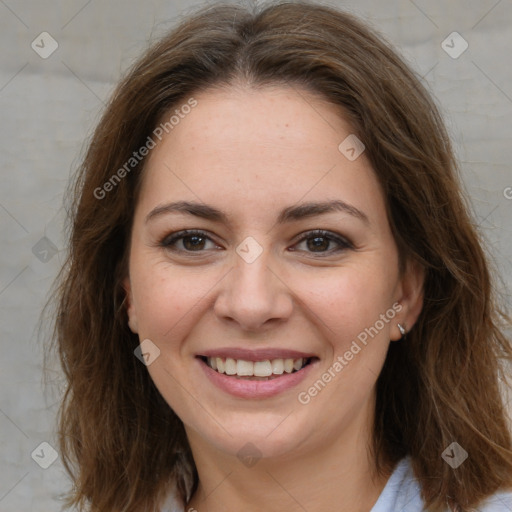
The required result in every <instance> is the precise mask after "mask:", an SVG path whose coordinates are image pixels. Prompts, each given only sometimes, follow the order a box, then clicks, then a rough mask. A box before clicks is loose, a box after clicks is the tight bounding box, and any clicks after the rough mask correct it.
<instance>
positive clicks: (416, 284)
mask: <svg viewBox="0 0 512 512" xmlns="http://www.w3.org/2000/svg"><path fill="white" fill-rule="evenodd" d="M424 284H425V268H424V267H423V265H421V264H420V263H419V262H417V261H416V260H411V259H410V260H408V261H407V264H406V266H405V271H404V273H403V275H402V277H401V279H400V283H399V286H398V290H397V297H398V298H397V302H399V303H400V305H401V306H402V309H401V310H400V312H399V313H398V314H397V315H396V317H395V325H394V327H393V329H392V330H391V339H392V340H393V341H397V340H399V339H401V338H402V334H401V333H400V330H399V329H398V325H397V324H401V325H402V326H403V327H404V328H405V330H406V331H407V332H409V331H410V330H411V329H412V327H413V325H414V324H415V323H416V320H417V319H418V317H419V315H420V313H421V310H422V308H423V295H424V294H423V286H424Z"/></svg>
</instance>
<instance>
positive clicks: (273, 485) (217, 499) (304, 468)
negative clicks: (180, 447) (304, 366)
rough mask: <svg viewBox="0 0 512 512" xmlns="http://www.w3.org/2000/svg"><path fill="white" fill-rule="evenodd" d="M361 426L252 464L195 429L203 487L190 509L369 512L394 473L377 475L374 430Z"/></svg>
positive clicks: (214, 511)
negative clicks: (215, 449) (208, 441)
mask: <svg viewBox="0 0 512 512" xmlns="http://www.w3.org/2000/svg"><path fill="white" fill-rule="evenodd" d="M362 430H364V429H361V428H360V424H358V423H357V422H355V423H354V425H353V426H352V427H351V426H348V427H347V428H346V429H344V432H343V435H340V436H337V437H336V439H334V440H331V442H327V441H325V442H324V444H323V445H321V446H319V445H318V443H317V444H315V446H314V449H301V450H299V449H298V450H295V451H294V454H293V455H290V454H287V455H286V456H280V457H275V458H272V457H270V458H262V459H260V460H258V461H257V462H256V464H254V465H253V466H251V467H247V466H244V465H243V464H242V463H241V462H240V460H238V458H237V457H236V456H230V455H226V454H224V453H220V454H219V452H217V453H216V454H214V453H213V452H212V450H211V447H209V446H208V445H206V444H205V443H204V441H203V440H202V439H200V438H197V437H196V436H194V435H193V434H191V433H189V439H190V442H191V447H192V450H193V452H194V460H195V462H196V467H197V470H198V474H199V486H198V489H197V491H196V492H195V494H194V496H192V499H191V500H190V503H189V504H188V505H187V507H186V511H194V510H195V511H197V512H203V511H208V512H221V511H222V512H225V511H226V510H244V511H246V512H260V511H261V510H265V512H278V511H279V512H282V511H283V510H286V511H287V512H304V510H307V511H308V512H320V511H325V510H336V511H338V512H369V511H370V510H371V509H372V507H373V505H374V504H375V502H376V501H377V499H378V497H379V495H380V493H381V492H382V490H383V488H384V486H385V484H386V482H387V480H388V478H389V474H387V475H384V476H379V475H376V474H375V471H374V463H373V460H372V459H371V457H370V456H369V453H368V446H370V436H369V432H363V431H362Z"/></svg>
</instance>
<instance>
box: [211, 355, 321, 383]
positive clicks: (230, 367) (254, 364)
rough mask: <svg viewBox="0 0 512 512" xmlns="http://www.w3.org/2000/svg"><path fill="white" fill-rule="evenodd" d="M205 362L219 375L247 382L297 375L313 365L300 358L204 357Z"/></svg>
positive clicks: (309, 361)
mask: <svg viewBox="0 0 512 512" xmlns="http://www.w3.org/2000/svg"><path fill="white" fill-rule="evenodd" d="M202 359H203V361H204V362H205V363H206V364H207V365H208V366H209V367H210V368H211V369H212V370H215V371H216V372H217V373H221V374H225V375H230V376H234V377H238V378H242V379H246V380H271V379H275V378H278V377H279V376H280V375H283V374H290V373H295V372H298V371H300V370H302V369H303V368H304V367H305V366H307V365H308V364H310V363H311V361H312V359H313V358H311V357H309V358H303V357H299V358H297V359H292V358H286V359H284V358H277V359H264V360H261V361H247V360H245V359H233V358H230V357H227V358H223V357H203V358H202Z"/></svg>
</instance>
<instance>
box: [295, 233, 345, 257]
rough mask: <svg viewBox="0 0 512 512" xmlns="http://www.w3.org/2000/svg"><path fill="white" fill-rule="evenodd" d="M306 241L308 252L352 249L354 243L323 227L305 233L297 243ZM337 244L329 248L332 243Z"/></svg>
mask: <svg viewBox="0 0 512 512" xmlns="http://www.w3.org/2000/svg"><path fill="white" fill-rule="evenodd" d="M303 242H306V248H307V249H306V250H307V252H313V253H330V254H331V253H333V252H339V251H343V250H346V249H352V248H353V245H352V244H351V243H350V242H349V241H348V240H346V239H344V238H342V237H340V236H338V235H335V234H334V233H331V232H329V231H324V230H322V229H316V230H314V231H309V232H308V233H305V235H304V236H303V237H302V238H301V239H300V240H299V243H298V244H296V246H297V245H300V244H301V243H303ZM333 243H334V244H336V245H337V247H335V248H334V249H329V246H330V245H331V244H333ZM291 250H292V251H295V249H291Z"/></svg>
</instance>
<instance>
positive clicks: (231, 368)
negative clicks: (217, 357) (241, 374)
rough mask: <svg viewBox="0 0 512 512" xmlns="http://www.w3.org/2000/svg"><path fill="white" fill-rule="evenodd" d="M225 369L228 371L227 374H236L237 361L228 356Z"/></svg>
mask: <svg viewBox="0 0 512 512" xmlns="http://www.w3.org/2000/svg"><path fill="white" fill-rule="evenodd" d="M224 371H225V372H226V375H236V361H235V360H234V359H231V358H230V357H228V358H227V359H226V364H225V366H224Z"/></svg>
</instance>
